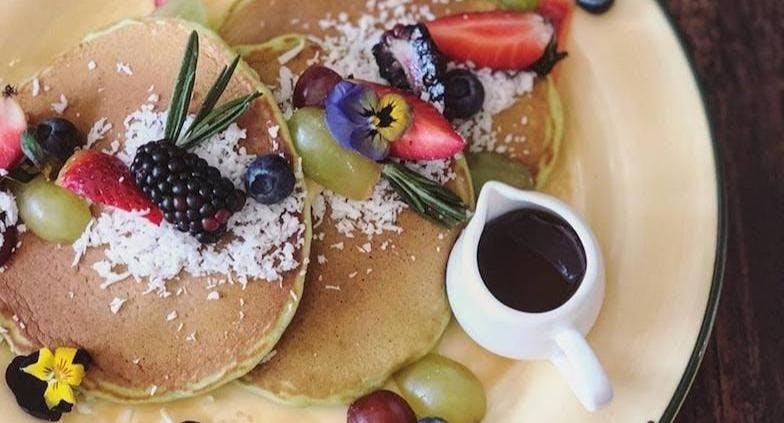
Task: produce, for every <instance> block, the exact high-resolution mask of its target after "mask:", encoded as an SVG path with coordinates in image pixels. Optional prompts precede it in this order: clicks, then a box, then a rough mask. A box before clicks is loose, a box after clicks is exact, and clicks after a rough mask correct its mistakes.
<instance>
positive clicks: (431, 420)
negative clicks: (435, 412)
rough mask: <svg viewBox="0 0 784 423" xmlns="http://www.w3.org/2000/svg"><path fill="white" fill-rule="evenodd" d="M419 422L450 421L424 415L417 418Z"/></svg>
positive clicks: (442, 422) (444, 422)
mask: <svg viewBox="0 0 784 423" xmlns="http://www.w3.org/2000/svg"><path fill="white" fill-rule="evenodd" d="M417 423H449V422H447V421H446V420H444V419H442V418H441V417H423V418H421V419H419V420H417Z"/></svg>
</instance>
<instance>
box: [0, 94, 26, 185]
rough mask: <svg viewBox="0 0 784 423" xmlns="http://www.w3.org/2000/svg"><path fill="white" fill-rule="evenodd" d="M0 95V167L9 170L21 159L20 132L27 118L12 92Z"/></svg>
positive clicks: (23, 129)
mask: <svg viewBox="0 0 784 423" xmlns="http://www.w3.org/2000/svg"><path fill="white" fill-rule="evenodd" d="M7 92H8V94H3V95H2V96H0V169H3V170H11V168H13V167H14V166H16V165H17V164H19V162H20V161H21V160H22V143H21V140H22V132H24V131H25V129H27V118H25V114H24V111H23V110H22V107H21V106H20V105H19V103H18V102H17V101H16V99H15V98H14V96H13V94H11V93H10V91H8V90H7Z"/></svg>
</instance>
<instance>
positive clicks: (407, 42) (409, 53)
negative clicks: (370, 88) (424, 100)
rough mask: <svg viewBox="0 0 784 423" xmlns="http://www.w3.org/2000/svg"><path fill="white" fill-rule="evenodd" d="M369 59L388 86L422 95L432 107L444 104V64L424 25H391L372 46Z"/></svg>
mask: <svg viewBox="0 0 784 423" xmlns="http://www.w3.org/2000/svg"><path fill="white" fill-rule="evenodd" d="M373 56H374V57H375V58H376V63H377V64H378V68H379V70H380V72H381V76H382V77H383V78H384V79H386V80H387V81H388V82H389V83H390V84H391V85H392V86H394V87H396V88H400V89H403V90H409V91H412V92H414V94H416V95H418V96H420V95H422V94H426V95H427V96H428V97H429V98H428V100H429V101H430V102H432V103H439V102H442V101H443V100H444V94H445V92H446V88H445V87H444V83H443V78H442V75H443V74H444V72H446V61H445V60H444V57H443V56H442V55H441V53H440V52H439V51H438V47H436V44H435V42H433V39H432V38H431V37H430V32H429V31H428V30H427V27H426V26H425V25H423V24H417V25H402V24H398V25H395V26H394V27H393V28H392V29H391V30H389V31H386V32H385V33H384V34H383V35H382V36H381V41H379V43H378V44H376V45H375V46H373Z"/></svg>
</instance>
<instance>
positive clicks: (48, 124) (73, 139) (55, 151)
mask: <svg viewBox="0 0 784 423" xmlns="http://www.w3.org/2000/svg"><path fill="white" fill-rule="evenodd" d="M35 134H36V138H38V142H39V143H41V147H43V148H44V150H46V152H47V153H49V154H51V155H53V156H55V157H57V158H58V159H59V160H61V161H66V160H68V158H69V157H71V154H73V152H74V150H75V149H76V147H78V146H79V145H81V142H80V140H79V131H78V130H77V129H76V126H74V124H73V123H71V122H70V121H69V120H66V119H63V118H51V119H46V120H44V121H42V122H41V123H39V124H38V126H36V128H35Z"/></svg>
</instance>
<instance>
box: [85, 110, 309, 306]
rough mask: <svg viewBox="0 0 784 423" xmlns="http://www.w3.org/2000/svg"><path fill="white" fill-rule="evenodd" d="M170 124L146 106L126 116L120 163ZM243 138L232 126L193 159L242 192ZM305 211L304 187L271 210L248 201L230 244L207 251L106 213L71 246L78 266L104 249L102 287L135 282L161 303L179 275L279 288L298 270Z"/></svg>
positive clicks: (168, 229)
mask: <svg viewBox="0 0 784 423" xmlns="http://www.w3.org/2000/svg"><path fill="white" fill-rule="evenodd" d="M191 120H192V118H189V119H188V122H186V125H188V124H189V123H190V121H191ZM165 122H166V113H165V112H159V111H156V110H155V105H154V104H144V105H142V106H141V107H140V108H139V109H138V110H136V111H134V112H133V113H131V114H130V115H128V116H127V117H126V119H125V121H124V122H123V126H124V129H125V133H124V135H123V137H124V139H125V144H124V145H123V147H122V148H121V150H120V151H118V152H117V157H119V158H120V159H121V160H123V161H124V162H125V163H130V162H131V161H132V159H133V157H134V155H135V154H136V149H137V148H139V147H140V146H142V145H144V144H146V143H147V142H150V141H155V140H159V139H161V138H163V135H164V127H165ZM245 138H246V133H245V130H244V129H241V128H240V127H239V126H237V125H236V124H232V125H231V126H230V127H229V128H228V129H226V130H225V131H223V132H222V133H220V134H217V135H215V136H214V137H213V138H212V139H210V140H208V141H206V142H204V143H202V144H201V145H200V146H198V147H197V148H195V149H194V150H193V152H194V153H196V154H197V155H198V156H200V157H202V158H204V159H205V160H206V161H207V162H208V163H209V164H210V165H211V166H215V167H216V168H218V169H219V170H220V171H221V173H222V175H223V176H225V177H227V178H229V179H230V180H232V181H233V182H234V184H235V185H236V186H237V187H240V186H241V185H242V179H243V175H244V173H245V169H246V168H247V165H248V164H249V163H250V162H252V161H253V160H254V159H255V157H256V156H254V155H250V154H248V153H247V151H246V150H245V148H244V147H241V146H240V145H239V143H240V141H242V140H244V139H245ZM294 167H295V168H296V169H299V166H298V165H297V166H294ZM298 172H301V171H299V170H298ZM303 208H304V191H303V189H302V187H301V186H298V187H297V188H296V189H295V191H294V193H293V194H292V195H291V196H289V197H288V198H287V199H285V200H284V201H282V202H280V203H278V204H275V205H271V206H267V205H262V204H260V203H258V202H256V201H254V200H253V199H248V201H247V203H246V205H245V207H244V208H243V209H242V210H241V211H240V212H238V213H235V214H234V215H233V216H232V217H231V219H230V220H229V222H228V227H227V234H228V235H227V236H226V242H225V244H221V245H220V246H214V245H206V246H205V245H202V244H200V243H199V242H198V241H196V240H195V239H194V238H193V237H191V236H190V235H188V234H186V233H183V232H180V231H178V230H177V229H176V228H175V227H174V226H173V225H171V224H169V223H168V222H165V221H164V222H163V223H162V224H161V225H160V226H156V225H153V224H152V223H150V222H149V221H148V220H147V219H145V218H144V217H143V214H144V213H141V212H126V211H123V210H119V209H113V208H106V209H104V211H103V212H102V213H101V214H100V215H99V216H97V217H96V218H94V219H93V221H92V222H91V224H90V225H89V226H88V228H87V230H86V231H85V232H84V234H83V235H82V237H81V238H80V239H79V240H78V241H77V242H76V243H74V245H73V248H74V250H75V251H76V259H75V262H74V263H75V264H76V263H78V262H79V261H80V258H81V257H82V255H83V254H84V253H85V251H86V250H87V248H99V247H100V248H103V249H104V256H105V258H104V260H100V261H98V262H96V263H94V264H93V266H92V268H93V270H94V271H95V272H96V273H98V275H100V276H101V277H102V278H103V279H104V283H103V284H102V287H105V286H108V285H109V284H112V283H116V282H120V281H122V280H125V279H128V278H130V277H133V278H134V279H136V280H146V281H147V283H148V292H156V293H157V294H159V295H161V296H169V295H171V294H170V293H169V291H168V290H167V288H166V282H167V281H169V280H171V279H174V278H176V277H177V276H178V275H179V274H181V273H182V272H186V273H188V274H190V275H192V276H195V277H201V276H209V275H222V276H224V277H228V278H229V279H230V280H234V281H237V282H239V283H241V284H243V285H244V284H245V283H247V282H249V281H251V280H255V279H260V280H265V281H269V282H277V281H280V280H281V279H282V277H283V275H284V274H285V273H286V272H288V271H291V270H295V269H297V268H298V267H299V266H300V263H299V262H298V261H297V259H296V258H295V255H296V252H297V251H298V250H299V249H300V248H301V247H302V245H303V243H304V239H303V235H304V232H305V225H304V224H303V222H302V221H301V213H302V211H303Z"/></svg>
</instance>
